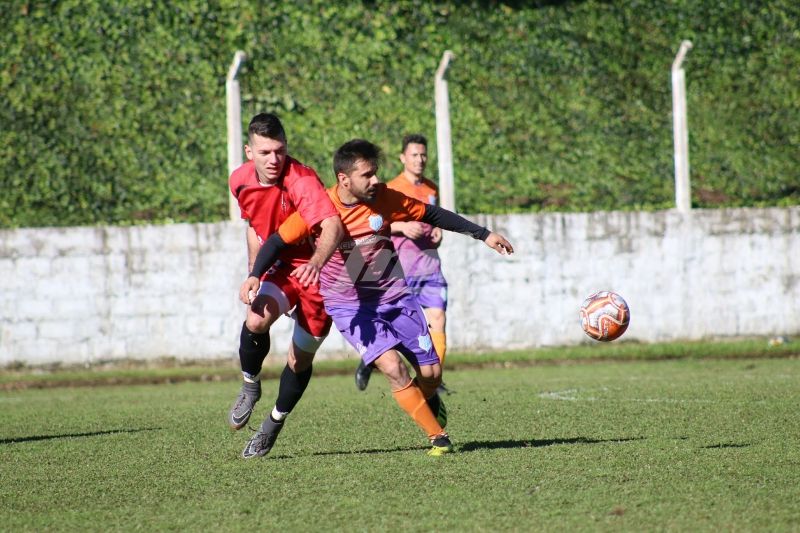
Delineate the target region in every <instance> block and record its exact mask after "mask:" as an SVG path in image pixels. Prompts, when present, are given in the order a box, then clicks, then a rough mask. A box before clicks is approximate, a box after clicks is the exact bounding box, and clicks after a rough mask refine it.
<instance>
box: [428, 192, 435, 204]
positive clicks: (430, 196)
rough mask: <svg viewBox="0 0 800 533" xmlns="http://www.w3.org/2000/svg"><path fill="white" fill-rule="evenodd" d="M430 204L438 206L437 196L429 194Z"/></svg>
mask: <svg viewBox="0 0 800 533" xmlns="http://www.w3.org/2000/svg"><path fill="white" fill-rule="evenodd" d="M428 203H429V204H430V205H436V195H434V194H429V195H428Z"/></svg>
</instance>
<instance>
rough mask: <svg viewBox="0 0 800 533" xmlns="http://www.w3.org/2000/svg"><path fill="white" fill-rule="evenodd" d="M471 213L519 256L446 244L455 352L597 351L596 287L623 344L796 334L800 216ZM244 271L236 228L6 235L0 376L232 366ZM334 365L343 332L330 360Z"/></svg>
mask: <svg viewBox="0 0 800 533" xmlns="http://www.w3.org/2000/svg"><path fill="white" fill-rule="evenodd" d="M472 218H473V220H475V221H477V222H479V223H481V224H484V225H487V226H489V227H491V228H493V229H496V230H497V231H499V232H501V233H503V234H505V235H506V236H507V237H508V238H509V239H510V240H511V242H512V243H513V244H514V246H515V248H516V250H517V253H516V254H514V255H513V256H511V257H510V258H505V257H500V256H497V255H496V254H495V253H494V252H492V251H491V250H489V249H488V248H486V247H485V246H484V245H483V244H482V243H479V242H476V241H473V240H472V239H469V238H467V237H464V236H461V235H452V234H451V235H447V236H446V242H445V244H444V245H443V248H442V251H441V253H442V257H443V263H444V270H445V275H446V276H447V278H448V281H449V283H450V308H449V311H448V346H449V347H450V349H453V350H467V349H470V350H489V349H516V348H526V347H537V346H552V345H569V344H576V343H581V342H590V341H589V340H588V337H586V336H585V335H584V334H583V332H582V331H581V329H580V326H579V322H578V307H579V305H580V303H581V302H582V300H583V298H584V297H585V296H586V295H588V294H590V293H591V292H593V291H595V290H599V289H609V290H614V291H617V292H619V293H620V294H622V295H623V297H625V299H626V300H627V301H628V304H629V305H630V306H631V310H632V320H631V325H630V327H629V329H628V331H627V333H626V334H625V336H624V337H623V339H629V340H639V341H644V342H652V341H665V340H675V339H701V338H709V337H726V336H730V337H734V336H749V335H778V334H781V335H790V336H791V335H797V334H800V207H792V208H788V209H778V208H774V209H724V210H694V211H692V212H691V213H690V214H689V215H681V214H679V213H677V212H676V211H662V212H656V213H643V212H611V213H577V214H561V213H554V214H542V215H504V216H476V217H472ZM245 266H246V257H245V245H244V226H243V225H242V224H241V223H238V222H222V223H217V224H177V225H171V226H138V227H128V228H119V227H101V228H61V229H53V228H45V229H20V230H2V231H0V309H1V310H2V314H1V315H0V367H2V366H8V365H11V364H15V363H18V362H19V363H24V364H27V365H40V364H51V363H56V362H62V363H65V364H76V363H78V364H92V363H97V362H101V361H109V360H119V359H150V358H159V357H175V358H178V359H186V360H188V359H218V358H232V359H235V358H236V357H237V356H236V350H237V346H238V335H239V330H240V327H241V322H242V320H243V318H244V306H242V305H241V304H240V303H239V302H238V299H237V292H238V287H239V284H240V283H241V281H242V280H243V279H244V276H245V274H246V272H245ZM291 325H292V322H291V320H289V319H287V318H282V319H280V320H279V321H278V323H277V324H276V326H275V327H274V328H273V349H272V354H273V355H271V357H275V356H277V357H280V358H282V357H283V356H284V353H285V351H286V349H287V347H288V342H289V339H290V337H291ZM339 355H348V356H351V357H353V356H354V355H353V352H352V350H351V349H350V348H349V347H348V346H347V345H346V344H345V342H344V341H343V340H342V338H341V336H339V335H338V333H336V332H334V333H333V334H332V335H331V337H330V338H329V339H328V340H327V341H326V342H325V344H324V345H323V348H322V349H321V352H320V356H321V357H334V356H339Z"/></svg>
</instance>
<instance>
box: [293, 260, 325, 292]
mask: <svg viewBox="0 0 800 533" xmlns="http://www.w3.org/2000/svg"><path fill="white" fill-rule="evenodd" d="M320 270H322V267H320V266H319V265H317V264H315V263H312V262H311V261H309V262H308V263H306V264H304V265H300V266H299V267H297V268H295V269H294V270H292V274H291V275H292V276H294V277H296V278H297V280H298V281H299V282H300V283H301V284H302V285H303V287H308V286H309V285H312V284H313V285H316V284H318V283H319V272H320Z"/></svg>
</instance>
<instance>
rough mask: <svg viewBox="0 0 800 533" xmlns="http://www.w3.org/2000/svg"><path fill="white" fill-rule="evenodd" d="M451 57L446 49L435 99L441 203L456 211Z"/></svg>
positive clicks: (439, 69)
mask: <svg viewBox="0 0 800 533" xmlns="http://www.w3.org/2000/svg"><path fill="white" fill-rule="evenodd" d="M451 59H453V53H452V52H451V51H450V50H445V52H444V54H442V60H441V61H440V62H439V68H437V69H436V77H435V78H434V101H435V105H436V148H437V152H436V154H437V159H438V161H439V205H441V206H442V207H444V208H445V209H449V210H450V211H455V210H456V198H455V190H454V185H453V152H452V147H451V140H450V97H449V95H448V93H447V80H445V77H444V75H445V72H447V67H448V66H449V64H450V60H451Z"/></svg>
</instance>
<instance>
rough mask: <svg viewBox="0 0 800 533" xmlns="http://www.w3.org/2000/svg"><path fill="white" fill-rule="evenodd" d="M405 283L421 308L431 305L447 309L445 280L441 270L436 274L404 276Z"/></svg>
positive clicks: (443, 309)
mask: <svg viewBox="0 0 800 533" xmlns="http://www.w3.org/2000/svg"><path fill="white" fill-rule="evenodd" d="M406 284H407V285H408V287H409V289H410V290H411V294H413V295H414V296H416V297H417V301H418V302H419V305H421V306H422V308H423V309H428V308H431V307H432V308H435V309H441V310H442V311H447V281H445V279H444V276H443V275H442V272H441V271H439V272H438V275H436V274H434V275H432V276H427V277H420V278H406Z"/></svg>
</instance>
